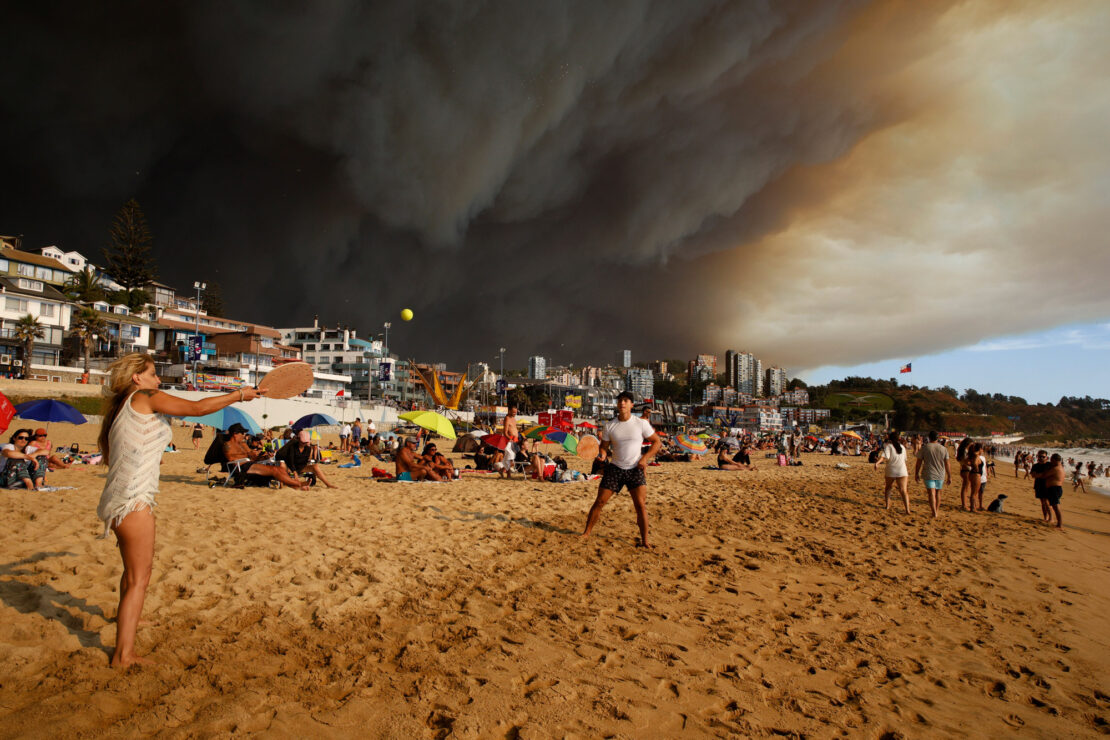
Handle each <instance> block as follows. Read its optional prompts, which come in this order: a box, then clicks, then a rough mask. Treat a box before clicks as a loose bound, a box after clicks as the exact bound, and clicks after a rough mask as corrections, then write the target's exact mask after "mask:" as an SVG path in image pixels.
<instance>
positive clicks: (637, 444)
mask: <svg viewBox="0 0 1110 740" xmlns="http://www.w3.org/2000/svg"><path fill="white" fill-rule="evenodd" d="M632 404H633V398H632V394H631V393H629V392H628V391H622V392H621V393H620V395H618V396H617V418H616V419H613V420H612V421H610V422H609V423H608V424H606V425H605V428H604V429H603V430H602V431H601V449H602V450H604V451H606V452H607V453H608V451H610V450H611V451H612V456H611V458H610V460H609V462H608V463H606V465H605V473H604V474H603V475H602V476H601V483H600V485H599V486H598V489H597V499H596V500H595V501H594V505H593V506H592V507H590V513H589V515H588V516H587V517H586V529H585V531H584V532H582V537H583V538H586V537H589V536H590V532H592V531H593V528H594V525H596V524H597V520H598V519H600V518H601V510H602V508H603V507H604V506H605V504H606V502H608V501H609V499H610V498H612V496H613V494H614V493H619V492H620V490H621V489H622V488H624V487H625V486H628V492H629V493H630V494H631V495H632V505H633V506H634V507H635V509H636V524H637V526H638V527H639V528H640V547H648V548H650V547H651V545H650V544H649V543H648V516H647V506H646V504H645V499H646V498H647V478H646V477H645V476H644V469H645V468H646V467H647V464H648V461H649V460H651V458H652V457H654V456H655V453H656V452H658V451H659V448H660V447H661V446H662V443H661V442H660V440H659V435H658V434H657V433H656V432H655V430H654V429H653V428H652V426H651V424H649V423H648V422H647V421H645V420H644V419H641V418H639V417H635V418H634V417H633V416H632ZM644 440H647V441H648V442H650V443H651V447H649V448H648V450H647V452H644V453H643V454H641V452H640V449H641V445H642V444H643V442H644Z"/></svg>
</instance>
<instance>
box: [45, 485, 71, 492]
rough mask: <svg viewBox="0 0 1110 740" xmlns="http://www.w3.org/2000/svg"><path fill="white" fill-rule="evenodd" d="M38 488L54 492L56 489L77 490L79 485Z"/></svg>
mask: <svg viewBox="0 0 1110 740" xmlns="http://www.w3.org/2000/svg"><path fill="white" fill-rule="evenodd" d="M38 490H39V491H40V492H42V493H53V492H54V491H76V490H77V486H43V487H42V488H39V489H38Z"/></svg>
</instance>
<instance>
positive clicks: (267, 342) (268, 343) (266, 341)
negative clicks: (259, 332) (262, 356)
mask: <svg viewBox="0 0 1110 740" xmlns="http://www.w3.org/2000/svg"><path fill="white" fill-rule="evenodd" d="M260 344H261V345H262V346H263V347H267V348H269V347H273V346H274V340H273V339H270V338H269V337H263V338H262V341H261V342H260Z"/></svg>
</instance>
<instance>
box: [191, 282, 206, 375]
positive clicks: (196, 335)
mask: <svg viewBox="0 0 1110 740" xmlns="http://www.w3.org/2000/svg"><path fill="white" fill-rule="evenodd" d="M193 287H194V288H196V289H197V305H196V312H195V313H194V316H195V317H196V324H195V325H194V326H193V388H194V390H199V388H200V384H199V383H198V382H197V360H199V359H200V354H201V347H200V341H199V339H200V292H201V291H202V290H204V289H205V288H207V287H208V284H207V283H201V282H193Z"/></svg>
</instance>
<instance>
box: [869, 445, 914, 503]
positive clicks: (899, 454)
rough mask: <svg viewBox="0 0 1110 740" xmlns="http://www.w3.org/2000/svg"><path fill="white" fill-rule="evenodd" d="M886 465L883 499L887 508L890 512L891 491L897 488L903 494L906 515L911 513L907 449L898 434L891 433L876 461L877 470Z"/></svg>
mask: <svg viewBox="0 0 1110 740" xmlns="http://www.w3.org/2000/svg"><path fill="white" fill-rule="evenodd" d="M884 462H885V463H886V472H885V473H884V475H885V476H886V485H885V486H884V487H883V497H884V499H885V500H886V508H887V510H888V511H889V510H890V489H892V488H895V487H897V488H898V491H899V492H900V493H901V494H902V504H903V505H904V506H905V507H906V513H907V514H909V513H910V488H909V481H910V472H909V469H908V468H907V467H906V448H905V447H904V446H903V445H902V441H901V439H900V438H899V436H898V432H891V433H890V434H888V435H887V441H886V444H884V445H883V451H882V453H880V454H879V459H878V460H876V461H875V470H878V469H879V465H881V464H883V463H884Z"/></svg>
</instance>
